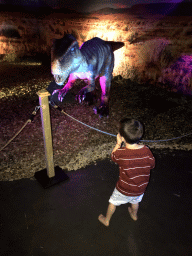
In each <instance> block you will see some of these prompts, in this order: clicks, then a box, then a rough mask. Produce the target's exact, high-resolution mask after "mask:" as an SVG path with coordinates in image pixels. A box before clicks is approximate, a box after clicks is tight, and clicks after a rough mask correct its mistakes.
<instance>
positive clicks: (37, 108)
mask: <svg viewBox="0 0 192 256" xmlns="http://www.w3.org/2000/svg"><path fill="white" fill-rule="evenodd" d="M49 103H50V104H51V106H53V107H54V108H56V109H58V110H59V111H60V112H61V113H63V114H65V115H66V116H68V117H70V118H71V119H73V120H75V121H76V122H78V123H80V124H82V125H84V126H86V127H88V128H90V129H93V130H95V131H98V132H101V133H103V134H107V135H109V136H113V137H116V135H115V134H112V133H108V132H104V131H102V130H99V129H97V128H95V127H92V126H90V125H88V124H85V123H83V122H81V121H79V120H78V119H76V118H74V117H72V116H70V115H69V114H67V113H66V112H65V111H64V110H62V109H61V108H60V107H59V106H57V105H55V104H53V103H52V102H49ZM39 109H40V106H36V107H35V110H34V111H33V113H32V115H31V117H30V118H29V119H28V120H27V121H26V122H25V124H24V125H23V126H22V128H21V129H20V130H19V131H18V132H17V133H16V134H15V135H14V136H13V137H12V138H11V139H10V140H9V141H8V142H7V143H6V144H5V145H4V146H3V147H2V148H1V149H0V152H1V151H2V150H3V149H4V148H6V147H7V146H8V145H9V144H10V143H11V142H12V141H13V140H14V139H15V138H16V137H17V136H18V135H19V133H21V132H22V130H23V129H24V128H25V127H26V125H27V124H28V123H31V122H32V121H33V119H34V117H35V115H36V114H37V111H38V110H39ZM190 135H192V133H189V134H185V135H182V136H179V137H176V138H171V139H164V140H141V141H143V142H155V143H158V142H163V141H164V142H165V141H170V140H177V139H181V138H184V137H187V136H190Z"/></svg>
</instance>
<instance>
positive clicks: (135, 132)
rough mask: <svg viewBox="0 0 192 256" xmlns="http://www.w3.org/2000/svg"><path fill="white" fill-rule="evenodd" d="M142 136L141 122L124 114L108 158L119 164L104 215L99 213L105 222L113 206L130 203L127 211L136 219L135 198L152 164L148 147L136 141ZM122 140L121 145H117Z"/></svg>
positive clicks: (144, 186)
mask: <svg viewBox="0 0 192 256" xmlns="http://www.w3.org/2000/svg"><path fill="white" fill-rule="evenodd" d="M142 136H143V125H142V124H141V123H140V122H139V121H136V120H134V119H129V118H124V119H122V120H121V121H120V128H119V133H118V134H117V144H116V146H115V147H114V149H113V151H112V154H111V158H112V160H113V161H114V162H116V163H117V164H118V165H119V180H118V181H117V184H116V187H115V189H114V191H113V194H112V196H111V197H110V199H109V206H108V209H107V214H106V217H105V216H103V215H102V214H100V215H99V217H98V219H99V221H100V222H101V223H102V224H104V225H105V226H109V222H110V219H111V217H112V215H113V213H114V212H115V210H116V206H119V205H121V204H126V203H130V204H131V207H128V211H129V214H130V216H131V218H132V219H133V220H135V221H136V220H137V211H138V208H139V202H141V200H142V198H143V195H144V192H145V190H146V187H147V185H148V182H149V177H150V169H153V168H154V167H155V159H154V157H153V154H152V153H151V151H150V149H149V148H148V147H146V146H145V145H141V144H138V143H139V141H140V139H141V138H142ZM122 142H124V143H125V147H121V145H122Z"/></svg>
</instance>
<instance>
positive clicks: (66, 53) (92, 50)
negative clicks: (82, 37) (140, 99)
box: [47, 34, 124, 117]
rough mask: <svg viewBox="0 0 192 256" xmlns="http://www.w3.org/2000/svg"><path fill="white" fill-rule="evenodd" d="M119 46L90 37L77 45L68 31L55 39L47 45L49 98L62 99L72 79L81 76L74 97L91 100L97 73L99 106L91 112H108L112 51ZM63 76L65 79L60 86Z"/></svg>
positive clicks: (79, 99) (121, 44)
mask: <svg viewBox="0 0 192 256" xmlns="http://www.w3.org/2000/svg"><path fill="white" fill-rule="evenodd" d="M123 46H124V43H122V42H112V41H104V40H102V39H100V38H98V37H94V38H92V39H91V40H88V41H86V42H84V43H83V44H82V46H81V47H80V48H79V46H78V42H77V40H76V38H75V37H74V36H73V35H71V34H67V35H65V36H64V37H63V38H61V39H55V40H54V42H53V46H52V49H51V72H52V74H53V76H54V81H52V82H51V83H50V84H49V86H48V88H47V90H48V91H49V92H50V93H51V97H50V100H51V101H53V102H55V103H56V101H57V100H59V101H60V102H62V101H63V98H64V97H65V95H66V94H67V92H68V91H69V89H71V87H72V86H73V84H74V82H75V80H76V79H83V80H85V81H86V82H87V86H85V87H84V88H82V89H81V90H80V91H79V93H78V95H77V96H76V99H77V100H78V101H79V102H80V103H81V102H83V101H87V102H88V103H90V104H92V103H93V99H94V89H95V79H96V78H97V77H100V78H99V81H100V86H101V102H100V106H99V107H95V108H94V112H95V114H99V115H100V117H102V116H108V115H109V92H110V87H111V79H112V72H113V67H114V54H113V51H115V50H117V49H119V48H121V47H123ZM68 77H69V78H68ZM67 78H68V82H67V83H66V84H65V86H63V84H64V82H65V81H66V79H67ZM62 86H63V88H61V87H62ZM55 95H56V97H55ZM57 103H58V101H57Z"/></svg>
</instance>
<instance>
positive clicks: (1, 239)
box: [0, 151, 192, 256]
mask: <svg viewBox="0 0 192 256" xmlns="http://www.w3.org/2000/svg"><path fill="white" fill-rule="evenodd" d="M154 155H155V157H156V167H155V169H154V170H153V171H152V172H151V180H150V184H149V186H148V188H147V191H146V193H145V196H144V197H143V201H142V202H141V203H140V208H139V212H138V221H137V222H134V221H133V220H132V219H131V218H130V216H129V214H128V211H127V205H122V206H119V207H117V210H116V212H115V214H114V216H113V217H112V219H111V223H110V226H109V227H105V226H103V225H102V224H101V223H100V222H99V221H98V220H97V218H98V215H99V214H100V213H103V214H105V213H106V209H107V206H108V199H109V197H110V195H111V193H112V191H113V189H114V186H115V183H116V180H117V178H118V166H117V165H115V164H114V163H112V162H111V161H110V160H109V159H106V160H104V161H99V162H98V163H97V164H96V165H91V166H88V167H86V168H85V169H81V170H79V171H75V172H66V173H67V175H68V176H69V180H68V181H67V182H62V183H59V184H57V185H54V186H52V187H50V188H47V189H44V188H43V187H42V186H41V185H40V184H39V183H38V181H37V180H36V179H35V180H30V179H22V180H18V181H13V182H0V197H1V198H0V201H1V211H0V225H1V229H0V243H1V244H0V245H1V249H0V255H1V256H5V255H6V256H7V255H8V256H11V255H22V256H25V255H33V256H37V255H40V256H41V255H42V256H44V255H48V256H59V255H61V256H80V255H82V256H86V255H89V256H92V255H97V256H99V255H102V256H109V255H117V256H124V255H125V256H129V255H131V256H132V255H133V256H138V255H142V256H156V255H158V256H170V255H174V256H177V255H182V256H187V255H192V229H191V228H192V214H191V213H192V212H191V209H192V208H191V204H192V167H191V166H192V158H191V155H190V154H189V153H185V152H182V153H181V152H180V151H177V152H175V153H169V154H167V153H166V154H165V153H163V152H159V153H155V154H154Z"/></svg>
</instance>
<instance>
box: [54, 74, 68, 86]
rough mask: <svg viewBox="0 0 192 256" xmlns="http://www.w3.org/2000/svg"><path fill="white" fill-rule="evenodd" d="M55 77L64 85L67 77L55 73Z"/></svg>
mask: <svg viewBox="0 0 192 256" xmlns="http://www.w3.org/2000/svg"><path fill="white" fill-rule="evenodd" d="M54 79H55V82H56V83H57V84H58V85H62V84H63V83H64V81H65V77H64V76H61V75H54Z"/></svg>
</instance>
